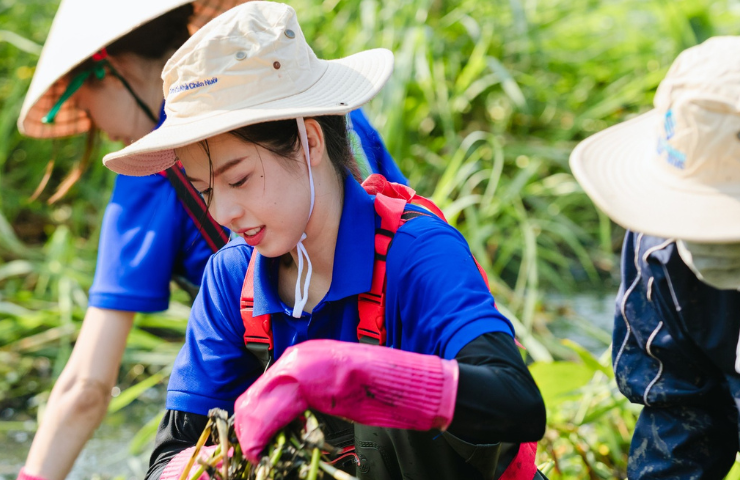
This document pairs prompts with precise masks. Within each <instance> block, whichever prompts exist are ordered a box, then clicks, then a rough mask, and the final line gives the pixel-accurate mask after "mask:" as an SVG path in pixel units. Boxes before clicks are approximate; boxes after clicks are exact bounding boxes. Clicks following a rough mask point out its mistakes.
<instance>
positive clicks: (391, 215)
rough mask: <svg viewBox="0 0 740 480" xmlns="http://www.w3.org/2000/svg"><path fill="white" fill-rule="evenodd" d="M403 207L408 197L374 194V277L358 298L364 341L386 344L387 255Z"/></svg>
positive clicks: (359, 331) (360, 333)
mask: <svg viewBox="0 0 740 480" xmlns="http://www.w3.org/2000/svg"><path fill="white" fill-rule="evenodd" d="M381 178H382V177H381ZM383 180H385V179H383ZM386 183H387V182H386ZM363 186H364V184H363ZM404 208H406V200H405V199H403V198H391V197H388V196H386V195H384V194H382V193H378V194H376V196H375V211H376V212H377V214H378V216H379V217H380V228H379V229H377V230H376V231H375V262H374V263H373V279H372V284H371V286H370V291H369V292H366V293H361V294H360V295H358V299H357V309H358V311H359V314H360V323H359V324H358V325H357V339H358V340H360V341H361V342H367V341H368V340H370V342H371V343H376V342H377V343H378V344H379V345H385V259H386V256H387V255H388V247H390V245H391V240H393V235H394V234H395V233H396V231H398V227H399V226H400V225H401V215H403V210H404ZM371 339H372V340H371Z"/></svg>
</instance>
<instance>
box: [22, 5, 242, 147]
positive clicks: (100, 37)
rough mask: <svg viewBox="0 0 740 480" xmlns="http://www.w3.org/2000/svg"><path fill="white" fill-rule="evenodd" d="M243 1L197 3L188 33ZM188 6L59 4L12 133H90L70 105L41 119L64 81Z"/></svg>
mask: <svg viewBox="0 0 740 480" xmlns="http://www.w3.org/2000/svg"><path fill="white" fill-rule="evenodd" d="M244 1H245V0H198V1H195V2H192V3H193V7H194V11H195V13H194V15H193V17H192V19H191V21H190V25H189V28H190V33H194V32H195V31H196V30H198V29H199V28H200V27H202V26H203V25H205V24H206V23H208V21H210V20H211V19H212V18H214V17H216V16H217V15H220V14H221V13H223V12H225V11H226V10H229V9H230V8H232V7H234V6H236V5H238V4H240V3H243V2H244ZM188 3H191V2H190V1H188V0H126V1H121V0H62V3H61V4H60V5H59V10H57V14H56V16H55V17H54V22H53V24H52V26H51V31H50V32H49V36H48V37H47V39H46V43H45V44H44V49H43V51H42V52H41V57H40V58H39V61H38V65H37V66H36V73H35V74H34V76H33V80H32V81H31V86H30V88H29V89H28V93H27V94H26V98H25V100H24V102H23V108H22V109H21V114H20V117H19V118H18V129H19V130H20V131H21V133H23V134H24V135H27V136H29V137H37V138H50V137H64V136H68V135H75V134H78V133H84V132H86V131H88V130H89V129H90V119H89V118H88V117H87V114H86V113H85V112H83V111H81V110H79V109H78V108H77V107H76V105H75V103H74V102H71V101H68V102H65V103H64V104H63V105H62V108H61V110H60V111H59V114H58V115H57V116H56V119H55V121H54V123H52V124H44V123H42V122H41V118H43V117H44V115H46V114H47V113H49V110H50V109H51V108H52V107H53V106H54V104H55V103H56V101H57V99H58V98H59V96H60V95H61V94H62V93H63V92H64V89H65V88H66V86H67V79H66V78H64V77H65V75H66V74H67V73H69V72H70V71H71V70H72V69H73V68H75V67H76V66H77V65H79V64H80V63H82V62H84V61H85V60H87V59H88V58H90V57H91V56H92V55H93V54H94V53H95V52H97V51H99V50H100V49H102V48H105V47H106V46H107V45H110V44H111V43H113V42H114V41H116V40H118V39H119V38H121V37H123V36H124V35H126V34H127V33H129V32H131V31H133V30H135V29H136V28H138V27H140V26H141V25H143V24H145V23H147V22H149V21H150V20H153V19H155V18H157V17H159V16H161V15H163V14H165V13H167V12H169V11H170V10H173V9H175V8H177V7H180V6H182V5H186V4H188Z"/></svg>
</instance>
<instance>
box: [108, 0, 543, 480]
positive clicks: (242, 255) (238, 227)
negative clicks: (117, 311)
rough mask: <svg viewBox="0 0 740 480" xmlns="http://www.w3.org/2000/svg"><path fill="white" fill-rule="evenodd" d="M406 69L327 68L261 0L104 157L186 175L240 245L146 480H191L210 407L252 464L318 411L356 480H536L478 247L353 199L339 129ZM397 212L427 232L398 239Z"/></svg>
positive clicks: (528, 410)
mask: <svg viewBox="0 0 740 480" xmlns="http://www.w3.org/2000/svg"><path fill="white" fill-rule="evenodd" d="M392 65H393V58H392V55H391V54H390V52H388V51H386V50H382V49H379V50H372V51H368V52H362V53H360V54H357V55H353V56H351V57H347V58H345V59H341V60H333V61H324V60H319V59H318V58H316V56H315V55H314V54H313V51H311V49H310V47H309V46H308V45H307V44H306V43H305V39H304V38H303V35H302V32H301V31H300V27H299V26H298V23H297V21H296V18H295V12H294V11H293V10H292V9H291V8H290V7H287V6H286V5H282V4H278V3H272V2H250V3H247V4H245V5H242V6H240V7H237V8H235V9H232V10H231V11H230V12H228V13H226V14H224V15H222V16H220V17H219V18H218V19H216V20H214V21H213V22H211V23H210V24H209V25H208V26H206V27H205V28H204V29H202V30H201V31H200V32H199V33H198V34H197V35H195V36H194V37H193V38H191V39H190V40H189V41H188V42H186V44H185V45H183V47H182V48H181V49H180V50H178V52H176V53H175V55H174V56H173V57H172V58H171V59H170V60H169V62H168V63H167V65H166V66H165V69H164V72H163V78H164V80H165V91H167V92H168V95H167V103H166V110H167V115H168V116H167V120H166V121H165V123H164V124H163V125H162V127H161V128H160V129H159V130H157V131H155V132H152V133H151V134H149V135H147V136H146V137H144V138H142V139H141V140H140V141H138V142H136V143H135V144H133V145H131V146H129V147H127V148H125V149H123V150H122V151H120V152H116V153H113V154H110V155H108V156H106V157H105V159H104V163H105V164H106V166H108V167H109V168H111V169H113V170H114V171H117V172H119V173H123V174H130V175H146V174H149V173H151V172H154V171H157V170H159V169H162V168H167V167H169V166H171V165H172V164H173V163H174V162H175V161H177V159H179V160H180V161H181V162H182V164H183V165H184V167H185V170H186V173H187V175H188V178H189V179H190V180H191V181H192V182H193V185H194V186H195V187H196V188H198V189H199V190H200V191H201V193H202V194H203V195H204V197H205V198H206V199H207V201H208V202H209V210H210V212H211V214H212V215H213V218H214V219H216V220H217V221H218V222H219V223H220V224H222V225H225V226H227V227H229V228H230V229H231V230H232V231H234V232H235V233H237V234H239V235H240V236H241V237H242V239H240V240H239V241H236V242H232V243H231V244H230V245H229V246H228V247H226V248H225V249H223V250H222V251H220V252H219V253H218V254H216V255H215V256H213V257H212V259H211V260H210V261H209V265H208V266H207V268H206V273H205V275H204V280H203V283H202V288H201V291H200V293H199V295H198V297H197V299H196V302H195V305H194V308H193V312H192V315H191V318H190V321H189V323H188V331H187V337H186V343H185V346H184V347H183V349H182V351H181V352H180V355H179V356H178V359H177V362H176V365H175V368H174V370H173V373H172V376H171V380H170V385H169V388H168V398H167V408H168V412H167V414H166V416H165V419H164V420H163V423H162V425H161V427H160V431H159V434H158V438H157V446H156V448H155V452H154V454H153V455H152V462H151V465H150V471H149V474H148V478H151V479H154V478H162V479H166V480H168V479H172V478H177V477H179V476H180V474H181V473H182V470H183V468H184V462H183V460H184V459H186V458H187V457H188V456H189V454H190V450H188V449H187V447H190V446H192V445H194V444H195V442H196V440H197V438H198V435H199V433H200V432H199V430H200V429H201V428H202V426H203V425H204V423H205V414H206V413H207V411H208V410H209V409H210V408H213V407H221V408H224V409H227V410H229V411H234V412H235V414H236V424H235V425H236V430H237V435H238V436H239V441H240V443H241V445H242V450H243V451H244V453H245V455H247V456H248V458H250V460H256V459H258V458H259V456H260V454H261V452H262V450H263V449H264V447H265V446H266V444H267V442H268V441H269V439H270V437H271V436H272V435H273V434H274V433H276V432H277V430H279V429H280V428H282V427H283V426H285V425H286V424H287V423H288V422H290V421H291V420H292V419H293V418H295V417H296V416H297V415H298V414H300V413H301V411H302V409H305V408H309V407H310V408H312V409H314V410H316V411H319V412H322V413H324V414H328V415H330V416H334V417H341V418H346V419H349V420H353V421H355V422H357V424H356V425H355V427H354V435H353V434H352V433H351V431H350V435H349V436H350V442H352V441H353V440H355V439H356V441H354V443H355V447H356V449H357V455H358V458H359V459H360V465H359V466H358V468H357V474H358V475H360V476H361V478H374V479H385V478H389V479H390V478H393V479H399V480H400V479H401V478H467V479H476V478H480V479H483V478H486V479H488V478H507V479H511V478H516V479H526V480H530V479H532V478H539V473H537V471H536V468H535V467H534V456H533V451H532V449H531V444H529V443H526V444H525V443H523V442H532V441H535V440H537V439H539V438H540V437H541V436H542V434H543V433H544V427H545V413H544V405H543V403H542V398H541V396H540V395H539V392H538V390H537V387H536V385H535V384H534V381H533V380H532V377H531V376H530V375H529V372H528V371H527V369H526V366H525V365H524V363H523V361H522V358H521V356H520V355H519V353H518V351H517V348H516V345H515V342H514V338H513V335H514V332H513V328H512V326H511V324H510V322H509V321H508V320H507V319H506V318H505V317H504V316H503V315H501V313H500V312H499V311H498V310H497V309H496V307H495V304H494V301H493V298H492V297H491V295H490V292H489V290H488V288H487V285H486V282H485V281H484V279H483V278H482V277H481V275H480V272H479V270H478V268H477V266H476V263H475V261H474V259H473V258H472V255H471V254H470V250H469V248H468V245H467V243H466V242H465V240H464V238H463V237H462V236H461V235H460V233H459V232H457V231H456V230H455V229H454V228H453V227H451V226H449V225H448V224H447V223H445V222H444V221H443V220H442V219H441V218H439V217H437V216H435V215H433V214H431V213H430V212H428V211H426V210H424V209H422V208H419V207H413V206H406V204H405V201H403V200H399V199H392V200H390V199H389V197H387V196H383V195H376V196H372V195H370V194H368V192H366V191H365V189H363V188H362V187H361V186H360V184H359V183H358V177H359V175H358V171H357V168H356V165H355V163H354V159H353V156H352V154H351V150H350V148H349V142H348V139H347V134H346V125H345V122H344V120H343V117H342V115H343V114H344V113H346V112H347V111H350V110H352V109H354V108H357V107H358V106H360V105H362V104H363V103H365V102H367V101H368V100H370V99H371V98H372V97H373V96H374V95H375V94H376V93H377V92H378V91H379V90H380V88H381V87H382V85H383V84H384V83H385V81H386V80H387V78H388V77H389V75H390V73H391V71H392ZM243 78H250V79H252V80H253V81H252V82H250V84H249V86H250V87H249V88H237V87H238V86H239V85H240V84H241V83H242V80H241V79H243ZM375 180H376V181H377V182H379V183H380V184H383V185H385V186H386V187H387V188H392V187H390V186H388V185H387V184H384V183H383V181H382V179H377V178H376V179H375ZM386 201H387V202H389V203H386ZM398 202H401V206H400V208H401V210H403V212H401V210H398V207H399V203H398ZM386 207H388V208H390V210H391V211H395V212H396V213H398V217H397V220H398V221H400V220H401V219H402V218H412V217H413V218H412V219H411V220H408V221H406V222H405V223H403V224H402V225H401V226H400V227H399V228H397V229H390V227H389V226H388V225H386V222H387V220H388V218H389V217H388V215H387V214H385V213H382V212H384V211H385V210H383V209H384V208H386ZM394 228H395V227H394ZM390 238H392V248H390V249H388V248H389V247H390V242H391V240H390ZM383 252H384V253H383ZM381 271H382V272H384V273H380V272H381ZM245 274H246V279H245ZM369 292H370V293H369ZM373 292H375V293H373ZM369 294H372V295H370V296H371V297H374V299H373V298H367V297H368V295H369ZM363 299H364V300H363ZM363 302H369V303H363ZM373 302H375V304H376V306H373V305H371V303H373ZM240 304H241V306H240ZM377 305H379V307H378V306H377ZM367 309H370V310H371V311H373V312H375V314H376V317H375V318H371V321H374V322H375V323H376V325H374V326H373V325H370V328H369V330H363V328H364V327H363V325H364V326H368V325H367V324H366V323H364V321H365V320H367V318H368V317H367V315H365V314H363V313H362V311H363V310H365V311H366V310H367ZM371 323H372V322H371ZM375 327H380V328H379V333H378V332H372V330H373V328H375ZM358 337H362V340H361V342H362V343H375V344H374V345H360V344H358ZM273 361H274V363H273ZM265 367H269V368H268V369H267V370H266V371H265ZM263 372H264V373H263ZM235 401H236V404H235V403H234V402H235ZM439 430H443V431H445V430H446V432H445V433H444V434H443V435H439ZM332 433H334V432H332ZM415 460H417V461H415Z"/></svg>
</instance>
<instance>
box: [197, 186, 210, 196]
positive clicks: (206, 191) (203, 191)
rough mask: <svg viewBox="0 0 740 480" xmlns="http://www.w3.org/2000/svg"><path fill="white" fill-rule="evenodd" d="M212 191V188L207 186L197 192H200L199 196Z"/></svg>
mask: <svg viewBox="0 0 740 480" xmlns="http://www.w3.org/2000/svg"><path fill="white" fill-rule="evenodd" d="M212 191H213V189H212V188H210V187H209V188H206V189H205V190H199V191H198V193H200V195H201V197H207V196H208V195H210V194H211V192H212Z"/></svg>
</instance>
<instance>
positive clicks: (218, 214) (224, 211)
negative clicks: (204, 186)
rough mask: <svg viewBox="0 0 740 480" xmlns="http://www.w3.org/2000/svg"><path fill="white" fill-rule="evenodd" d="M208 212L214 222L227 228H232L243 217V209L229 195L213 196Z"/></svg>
mask: <svg viewBox="0 0 740 480" xmlns="http://www.w3.org/2000/svg"><path fill="white" fill-rule="evenodd" d="M208 211H209V212H210V214H211V216H212V217H213V219H214V220H216V221H217V222H218V223H219V224H221V225H223V226H224V227H227V228H232V227H233V226H234V224H236V223H238V220H239V219H240V218H241V217H242V216H243V215H244V209H243V208H241V206H240V205H239V204H238V203H237V202H235V201H233V200H232V199H230V198H229V195H213V198H211V203H210V206H209V207H208Z"/></svg>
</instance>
